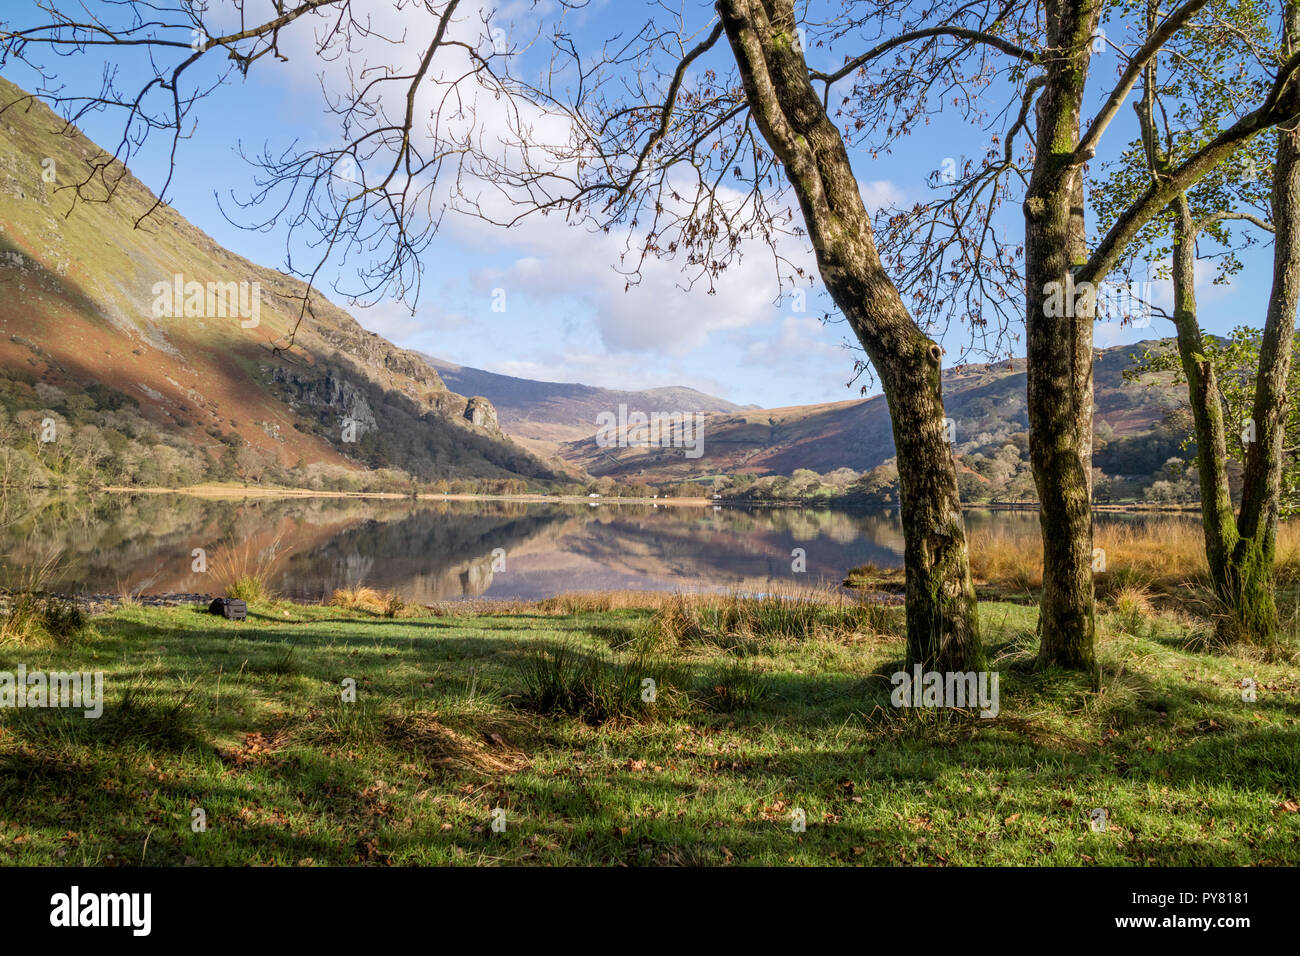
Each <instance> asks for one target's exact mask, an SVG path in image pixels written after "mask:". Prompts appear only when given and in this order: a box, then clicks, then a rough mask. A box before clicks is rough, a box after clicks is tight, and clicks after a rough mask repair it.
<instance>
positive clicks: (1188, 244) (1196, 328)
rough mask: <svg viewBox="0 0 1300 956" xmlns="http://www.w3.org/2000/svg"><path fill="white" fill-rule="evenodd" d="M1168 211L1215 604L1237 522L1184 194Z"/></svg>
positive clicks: (1226, 589)
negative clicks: (1202, 323)
mask: <svg viewBox="0 0 1300 956" xmlns="http://www.w3.org/2000/svg"><path fill="white" fill-rule="evenodd" d="M1173 209H1174V256H1173V280H1174V328H1175V330H1176V332H1177V336H1178V355H1179V358H1180V359H1181V360H1182V364H1183V374H1184V375H1185V376H1186V377H1187V398H1188V401H1189V403H1190V404H1191V406H1192V421H1193V424H1194V429H1195V435H1196V466H1197V471H1198V472H1199V475H1200V480H1201V523H1202V525H1203V526H1204V529H1205V557H1206V560H1207V562H1208V563H1209V567H1210V582H1211V584H1212V585H1213V587H1214V592H1215V594H1216V595H1217V596H1218V597H1219V599H1220V600H1221V601H1224V602H1227V601H1229V600H1230V598H1231V593H1232V591H1231V587H1230V585H1229V578H1230V573H1229V561H1230V559H1231V557H1232V551H1233V548H1234V547H1235V546H1236V544H1237V521H1236V516H1235V514H1234V513H1233V509H1232V494H1231V491H1230V490H1229V487H1228V443H1227V437H1226V436H1227V433H1226V431H1225V427H1224V423H1223V396H1222V395H1221V394H1220V392H1219V383H1218V380H1217V378H1216V377H1215V374H1214V367H1213V366H1212V365H1211V364H1210V362H1209V360H1208V359H1206V357H1205V343H1204V341H1203V339H1202V338H1201V327H1200V324H1199V320H1198V318H1197V312H1196V284H1195V283H1196V232H1197V224H1196V222H1195V221H1194V220H1193V218H1192V211H1191V208H1190V207H1189V206H1188V204H1187V197H1186V195H1180V196H1179V197H1178V198H1177V199H1175V200H1174V202H1173Z"/></svg>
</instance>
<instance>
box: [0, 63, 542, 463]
mask: <svg viewBox="0 0 1300 956" xmlns="http://www.w3.org/2000/svg"><path fill="white" fill-rule="evenodd" d="M0 107H3V108H4V109H3V112H0V197H3V205H2V206H0V290H3V294H0V372H2V373H3V376H2V380H0V404H2V405H3V408H4V419H3V421H2V422H0V424H6V423H7V424H9V425H11V426H12V427H11V428H10V434H9V435H8V436H7V437H8V438H9V441H8V442H7V443H6V444H8V445H10V446H13V445H15V444H19V445H22V448H21V449H20V450H21V451H22V452H23V453H24V454H26V455H28V456H29V457H32V458H37V459H40V460H41V464H42V465H43V466H44V467H46V468H50V467H53V466H55V465H58V464H60V463H62V462H63V460H64V458H65V457H66V455H65V454H64V452H66V451H67V449H68V443H69V442H71V441H73V440H74V439H75V440H78V441H79V442H80V443H81V445H80V446H79V450H78V453H77V455H76V457H77V459H78V460H81V459H83V458H84V457H86V456H84V455H83V454H82V453H81V452H82V451H84V448H82V447H81V446H91V447H92V453H91V454H90V455H89V457H90V458H92V459H98V460H99V461H101V462H102V461H104V460H106V459H110V458H115V457H116V458H117V459H121V458H122V455H123V452H124V450H126V451H129V454H128V455H127V457H128V458H132V459H146V458H149V457H150V456H151V455H153V454H154V453H153V449H155V448H158V447H162V448H170V449H172V452H168V453H165V454H164V453H160V454H164V457H169V456H170V457H176V456H179V457H181V458H183V459H185V460H186V461H185V463H184V465H183V466H177V467H176V468H174V469H172V471H173V472H174V474H172V475H164V476H162V478H163V480H172V481H176V480H181V478H182V477H183V476H185V475H188V474H190V473H191V472H192V471H194V470H200V471H208V470H213V469H215V470H216V471H217V472H224V474H221V473H218V474H217V475H216V476H217V477H230V476H232V475H233V476H238V477H241V478H243V479H245V480H252V481H257V480H263V479H265V478H266V476H267V474H268V472H276V471H277V470H280V469H289V468H294V467H295V466H297V467H298V468H299V470H300V472H303V471H304V470H305V469H310V468H313V467H314V468H317V469H318V470H319V469H330V468H333V469H340V470H343V471H353V472H355V471H359V470H361V469H363V468H371V469H374V468H395V469H402V470H404V471H406V472H409V473H411V474H413V475H415V476H416V477H419V478H423V479H431V478H448V477H458V476H482V477H490V478H501V479H506V478H515V479H519V478H524V479H526V478H544V477H549V476H550V475H551V474H552V471H551V469H550V468H549V467H548V466H546V465H545V464H543V463H542V462H541V461H540V460H538V459H536V458H535V457H534V456H532V455H531V454H529V453H527V452H526V451H525V450H523V449H522V448H520V447H519V446H517V445H515V444H513V443H511V442H510V441H509V440H508V439H507V438H506V436H505V435H504V434H503V433H502V432H501V430H500V428H499V427H498V426H497V425H496V424H495V414H494V413H493V412H492V410H491V409H490V406H489V405H488V403H486V402H485V401H484V400H482V399H478V400H474V399H466V398H465V397H464V396H461V395H458V394H456V393H455V392H452V391H451V390H449V389H448V388H447V387H446V385H445V384H444V383H443V382H442V380H441V379H440V378H439V377H438V374H437V373H436V372H435V371H434V370H433V369H432V368H430V367H429V365H428V364H427V363H426V362H425V361H424V360H423V359H422V358H421V357H420V356H418V355H417V354H415V353H413V352H408V351H405V350H403V349H399V348H397V347H396V346H394V345H392V344H391V343H389V342H387V341H385V340H384V339H382V338H380V337H379V336H377V335H375V334H373V333H370V332H367V331H365V330H364V329H363V328H361V326H360V325H358V324H357V322H356V321H355V320H353V319H352V318H351V316H349V315H348V314H347V313H346V312H344V311H343V310H341V309H339V308H337V307H335V306H334V305H332V304H331V303H329V302H328V301H327V300H326V299H325V298H324V297H323V296H321V295H320V293H319V292H317V293H314V294H313V298H312V308H311V311H310V314H309V315H308V316H307V317H306V318H305V320H304V321H303V323H302V325H301V327H300V328H299V329H298V332H297V335H296V336H295V337H294V338H293V339H292V342H291V340H290V338H289V332H290V329H291V328H292V326H293V325H294V323H295V322H296V320H297V318H298V314H299V308H300V305H301V300H302V295H303V293H304V291H305V287H304V286H303V284H302V283H300V282H298V281H296V280H293V279H290V278H288V277H286V276H284V275H282V274H280V273H278V272H275V271H273V270H270V269H265V268H262V267H260V266H257V265H254V264H253V263H251V262H249V261H247V260H246V259H243V258H241V257H239V256H237V255H235V254H234V253H231V252H229V251H228V250H225V249H223V248H221V247H220V246H218V245H217V244H216V243H215V242H214V241H213V240H212V239H211V238H210V237H208V236H206V235H205V234H204V233H202V232H201V231H199V230H198V229H196V228H195V227H194V226H192V225H191V224H189V223H188V222H186V220H185V219H184V218H183V217H182V216H181V215H180V214H179V213H178V212H176V210H174V209H172V208H170V207H168V206H166V205H164V206H162V207H160V208H158V209H156V210H155V211H154V213H153V214H152V215H150V216H149V217H148V218H147V219H144V221H142V222H139V224H138V225H137V220H139V219H140V217H141V216H142V215H143V214H144V213H145V212H146V211H147V210H149V209H150V208H151V207H153V206H154V204H155V202H156V200H155V197H154V195H153V194H152V193H151V192H150V191H149V190H148V189H147V188H146V187H145V186H144V185H143V184H142V183H140V182H139V181H138V180H137V179H136V178H135V177H134V176H132V175H131V173H130V172H129V171H127V170H126V169H124V168H123V167H122V166H121V164H117V163H114V164H111V165H109V166H107V167H105V168H103V169H102V170H100V171H98V172H95V171H94V164H95V163H96V160H97V159H98V160H104V159H106V158H107V157H106V156H105V155H104V151H103V150H101V149H100V148H99V147H98V146H96V145H95V144H94V143H92V142H91V141H90V140H88V139H87V138H86V137H85V136H83V135H82V134H81V133H80V132H79V131H77V130H76V129H75V128H73V127H67V126H65V124H64V123H63V121H62V120H61V119H59V118H58V117H57V116H56V115H55V114H54V113H53V112H51V111H50V110H49V109H48V108H47V107H46V106H44V105H43V104H40V103H37V102H35V101H33V100H30V99H27V98H25V96H24V94H23V91H22V90H20V89H19V88H17V87H15V86H14V85H13V84H11V83H8V82H6V81H4V80H0ZM87 178H89V184H88V185H87V187H86V191H87V193H88V194H89V195H91V196H92V197H94V198H99V199H103V198H106V197H108V196H109V195H110V193H111V195H112V201H111V202H91V203H78V204H76V206H75V208H73V205H72V189H71V186H72V185H73V184H75V183H78V182H82V181H85V180H86V179H87ZM69 210H71V213H70V214H69ZM176 276H180V277H181V280H180V282H181V284H182V291H183V293H184V294H183V296H181V297H179V298H176V297H173V296H171V295H165V296H163V295H160V292H159V284H161V288H163V289H168V288H169V287H171V286H172V284H173V283H174V281H175V277H176ZM190 282H195V283H199V284H202V285H203V286H206V284H207V283H219V284H223V285H222V286H221V288H222V289H225V288H227V286H226V285H225V284H233V285H230V286H229V287H228V288H231V289H237V290H238V293H239V295H238V296H235V295H231V296H230V298H229V299H228V300H227V299H219V300H214V299H213V298H211V297H206V298H205V297H204V296H200V297H199V298H198V299H196V300H195V304H194V307H193V308H190V304H191V303H190V297H189V293H188V292H186V291H184V290H185V288H186V285H185V284H187V283H190ZM254 283H256V284H257V288H256V289H255V288H254ZM257 292H260V295H255V293H257ZM174 298H175V299H176V300H175V301H173V299H174ZM160 302H161V305H162V308H160ZM254 302H256V303H257V313H256V314H254V311H253V308H252V305H253V303H254ZM214 305H215V306H216V307H214ZM222 306H225V308H222ZM172 307H175V309H176V310H178V311H177V312H176V313H175V314H168V311H169V310H170V309H171V308H172ZM236 307H238V308H236ZM234 312H237V313H238V314H233V313H234ZM192 313H198V314H192ZM277 349H280V350H281V351H278V352H277ZM92 386H97V387H98V389H99V391H98V393H95V392H92V391H91V387H92ZM86 396H90V400H89V401H88V402H87V401H85V400H84V399H85V397H86ZM46 418H53V419H54V420H55V422H56V426H57V427H56V429H55V434H56V437H55V439H54V440H53V441H47V442H42V441H41V440H40V435H39V434H38V432H39V428H38V424H39V423H40V422H41V421H43V420H44V419H46ZM349 422H351V423H352V425H353V428H352V430H351V432H349V431H347V424H348V423H349ZM65 426H66V427H65ZM59 443H63V444H62V445H60V444H59ZM42 445H49V446H53V447H39V446H42ZM128 445H130V448H129V449H128V447H127V446H128ZM223 460H224V461H226V462H227V464H226V465H224V466H223V465H222V464H221V463H222V462H223ZM9 464H10V465H11V466H13V467H15V468H16V467H20V466H22V467H27V466H29V465H30V463H29V462H23V461H19V462H17V463H16V464H15V463H14V462H13V461H10V462H9ZM115 466H116V474H115V476H110V478H112V477H117V478H120V479H122V480H128V481H135V480H137V479H138V478H139V477H140V476H139V475H137V474H136V473H135V472H136V470H137V469H136V468H134V467H133V464H132V462H130V461H125V460H118V461H116V462H115ZM146 470H147V469H146ZM153 477H157V476H156V475H155V476H153ZM300 477H302V475H301V474H300Z"/></svg>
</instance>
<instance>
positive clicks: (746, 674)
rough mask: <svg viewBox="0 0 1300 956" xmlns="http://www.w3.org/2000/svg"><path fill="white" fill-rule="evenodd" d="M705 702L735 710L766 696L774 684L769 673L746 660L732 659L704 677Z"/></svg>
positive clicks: (713, 707)
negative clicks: (768, 675) (769, 677)
mask: <svg viewBox="0 0 1300 956" xmlns="http://www.w3.org/2000/svg"><path fill="white" fill-rule="evenodd" d="M704 687H705V690H704V702H705V704H707V705H708V707H709V708H711V709H712V710H716V711H719V712H721V713H728V714H729V713H734V712H736V711H742V710H748V709H750V708H751V707H754V706H755V705H756V704H758V703H760V702H762V701H763V700H766V699H767V697H768V696H769V695H770V694H771V691H772V685H771V682H770V681H769V679H768V677H767V675H766V674H764V673H763V672H762V671H761V670H759V669H758V668H757V667H756V666H754V665H752V664H749V663H748V662H746V661H741V660H736V659H734V658H733V659H731V660H729V661H727V663H725V664H724V665H723V666H722V667H721V668H719V669H718V670H716V671H714V672H713V673H712V674H711V675H709V676H708V678H707V679H706V681H705V685H704Z"/></svg>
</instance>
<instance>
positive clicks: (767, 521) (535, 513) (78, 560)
mask: <svg viewBox="0 0 1300 956" xmlns="http://www.w3.org/2000/svg"><path fill="white" fill-rule="evenodd" d="M1097 520H1098V522H1099V523H1101V522H1104V521H1120V520H1140V519H1135V518H1133V516H1118V515H1114V516H1112V515H1098V517H1097ZM967 525H968V527H970V528H972V529H975V528H978V527H990V526H992V527H995V528H997V530H1005V531H1009V532H1011V533H1014V534H1018V535H1021V534H1022V535H1024V536H1025V537H1026V539H1027V545H1033V546H1036V536H1037V533H1038V517H1037V515H1036V514H1035V513H1032V512H1004V511H994V512H990V511H974V512H971V513H969V514H968V515H967ZM902 548H903V538H902V528H901V526H900V524H899V520H898V513H897V511H890V512H877V513H852V512H845V511H837V510H832V509H825V508H804V507H799V508H763V507H737V506H729V505H705V506H703V507H698V506H696V507H685V506H683V507H670V506H659V507H655V506H653V505H648V504H618V503H614V502H611V501H608V500H605V501H602V502H600V503H598V504H594V505H593V504H586V503H572V502H563V503H561V502H556V503H549V502H547V503H535V502H520V501H447V502H443V501H429V502H412V501H396V500H377V499H365V500H362V499H332V498H313V499H301V498H297V499H250V500H244V501H214V500H210V499H203V498H196V497H191V496H187V495H146V494H141V495H123V494H104V495H99V496H96V497H93V498H90V497H81V498H70V497H64V496H57V495H49V496H39V495H38V496H35V497H31V498H29V499H23V500H19V501H15V500H13V499H9V498H6V499H5V501H4V502H3V507H2V508H0V555H2V556H3V557H2V559H0V573H3V576H4V579H5V580H4V583H5V584H6V585H8V586H13V585H14V583H15V582H16V581H21V580H22V578H23V576H24V575H25V574H27V573H28V572H29V569H31V568H34V567H39V566H40V565H41V564H43V563H45V562H51V561H52V562H55V564H56V566H57V571H56V573H55V575H54V576H53V577H52V579H51V581H50V583H49V587H50V588H51V589H52V590H57V591H60V592H64V593H79V594H118V593H120V592H121V591H122V590H123V589H126V588H129V589H130V590H131V591H132V592H134V593H140V594H146V595H147V594H177V593H200V594H218V593H221V591H222V588H223V585H224V581H225V579H226V578H228V577H229V576H230V574H231V572H232V569H233V568H237V567H241V566H252V567H261V568H263V569H265V570H266V572H267V576H268V579H269V582H270V584H271V587H272V588H273V589H274V590H275V591H276V592H278V593H279V594H281V595H282V596H284V597H287V598H291V599H294V600H298V601H320V600H323V599H328V597H329V596H330V594H332V593H333V591H334V590H335V589H336V588H342V587H358V586H362V585H365V586H369V587H374V588H378V589H380V590H392V591H395V592H397V593H398V594H399V595H401V597H402V598H403V599H405V600H407V601H414V602H419V603H422V604H431V603H434V602H438V601H456V600H465V599H472V598H486V599H499V598H517V599H524V600H536V599H540V598H545V597H550V596H553V595H556V594H562V593H565V592H570V591H588V590H608V589H634V590H658V591H675V590H682V591H689V590H703V591H727V590H733V589H734V590H741V591H746V592H768V591H780V590H782V589H790V588H798V587H801V586H833V585H838V584H839V582H840V581H841V580H843V578H844V574H845V572H846V571H847V570H848V569H850V568H852V567H855V566H857V565H860V564H864V563H866V562H868V561H870V562H874V563H875V564H876V565H877V566H878V567H882V568H884V567H898V566H901V564H902ZM196 549H197V551H198V553H196ZM796 549H801V552H800V551H797V550H796ZM800 553H801V554H802V567H803V570H802V571H796V570H795V567H796V565H797V564H798V563H799V556H800Z"/></svg>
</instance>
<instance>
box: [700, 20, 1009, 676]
mask: <svg viewBox="0 0 1300 956" xmlns="http://www.w3.org/2000/svg"><path fill="white" fill-rule="evenodd" d="M718 10H719V13H720V14H721V18H722V24H723V28H724V29H725V31H726V34H727V40H728V42H729V43H730V44H731V48H732V52H733V53H734V55H735V58H736V63H737V64H738V66H739V68H740V75H741V79H742V81H743V83H744V86H745V95H746V98H747V99H748V101H749V105H750V110H751V112H752V114H753V116H754V119H755V122H756V123H757V124H758V127H759V129H760V130H761V131H762V133H763V136H764V138H765V139H766V141H767V143H768V145H769V146H770V147H771V148H772V149H773V151H774V152H775V153H776V155H777V156H778V157H779V158H780V160H781V162H782V164H783V165H784V168H785V173H786V176H787V178H788V180H789V182H790V184H791V186H792V187H793V189H794V192H795V194H796V196H797V197H798V199H799V206H800V208H801V210H802V211H803V216H804V222H805V223H806V225H807V228H808V234H809V237H810V238H811V240H812V244H813V249H814V251H815V253H816V256H817V264H818V267H819V270H820V272H821V276H822V279H823V281H824V282H825V283H826V288H827V290H828V291H829V292H830V294H831V297H832V298H833V299H834V300H835V304H836V305H837V306H838V307H839V308H840V310H841V311H842V312H843V313H844V315H845V317H846V318H847V319H848V320H849V323H850V325H851V326H852V327H853V330H854V333H855V334H856V335H857V337H858V340H859V341H860V342H861V343H862V346H863V348H864V349H865V350H866V352H867V355H868V357H869V358H870V359H871V363H872V365H873V366H874V368H875V369H876V371H877V373H878V374H879V375H880V380H881V386H882V387H883V389H884V392H885V397H886V399H887V401H888V402H889V411H890V417H891V419H892V421H893V428H894V443H895V447H896V448H897V454H898V473H899V480H900V499H901V506H902V507H901V512H902V522H903V537H904V540H905V549H904V554H905V561H906V579H907V595H906V601H907V657H908V664H909V666H911V665H912V664H915V663H919V664H921V665H922V666H924V667H925V668H926V669H928V670H940V671H965V670H982V669H983V668H984V654H983V649H982V647H981V644H980V639H979V625H978V618H977V613H976V602H975V589H974V587H973V585H972V583H971V576H970V561H969V554H968V551H967V547H966V533H965V526H964V522H963V520H962V513H961V505H960V499H959V497H958V493H957V474H956V467H955V466H954V464H953V460H952V450H951V448H950V446H949V444H948V441H947V427H946V426H947V421H946V419H945V417H944V409H943V396H942V392H941V387H940V367H941V359H942V354H943V353H942V350H941V349H940V348H939V346H938V344H937V343H935V342H934V341H932V340H931V339H930V338H929V337H928V336H927V335H925V333H924V332H922V331H921V329H920V328H919V327H918V326H917V324H916V322H915V321H914V320H913V319H912V317H911V315H910V314H909V313H908V310H907V306H906V305H905V304H904V303H903V300H902V298H901V297H900V296H899V294H898V290H897V289H896V288H895V287H894V285H893V283H892V282H891V281H890V280H889V277H888V276H887V275H886V274H885V270H884V267H883V265H882V263H881V261H880V256H879V253H878V252H877V250H876V245H875V236H874V233H873V231H872V228H871V220H870V217H869V215H868V214H867V211H866V207H865V206H864V205H863V202H862V196H861V193H860V191H859V188H858V183H857V180H856V178H855V177H854V175H853V168H852V166H851V164H850V162H849V156H848V152H847V151H846V150H845V148H844V141H843V138H842V137H841V136H840V132H839V130H838V129H837V128H836V126H835V124H834V123H833V122H831V120H830V118H829V117H828V116H827V115H826V111H825V109H824V108H823V107H822V104H821V101H820V99H819V98H818V97H817V94H816V92H815V91H814V90H813V87H812V83H811V82H810V81H809V79H808V66H807V63H806V62H805V61H804V56H803V52H802V50H801V49H800V48H799V44H798V42H797V33H796V30H795V17H794V5H793V2H792V0H721V2H719V4H718Z"/></svg>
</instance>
